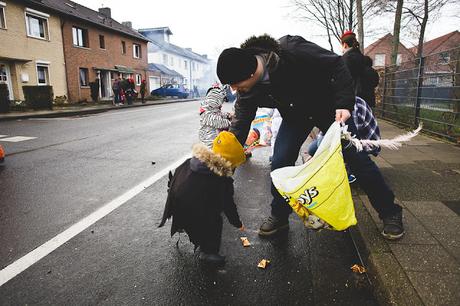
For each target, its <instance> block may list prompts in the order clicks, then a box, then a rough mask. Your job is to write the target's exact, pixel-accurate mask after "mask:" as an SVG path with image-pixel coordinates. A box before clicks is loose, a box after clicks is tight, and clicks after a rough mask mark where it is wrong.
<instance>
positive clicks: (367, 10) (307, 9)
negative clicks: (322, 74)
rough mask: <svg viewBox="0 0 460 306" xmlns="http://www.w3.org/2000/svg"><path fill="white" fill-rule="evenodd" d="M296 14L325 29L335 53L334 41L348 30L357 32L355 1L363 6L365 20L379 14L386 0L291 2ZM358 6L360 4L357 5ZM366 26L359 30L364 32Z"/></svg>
mask: <svg viewBox="0 0 460 306" xmlns="http://www.w3.org/2000/svg"><path fill="white" fill-rule="evenodd" d="M291 1H292V4H293V7H294V9H295V11H296V13H297V14H298V15H299V16H300V18H302V19H304V20H306V21H309V22H313V23H315V24H316V25H319V26H320V27H322V28H323V29H324V31H325V32H326V34H327V37H328V41H329V46H330V48H331V51H334V47H333V44H332V39H337V40H339V39H340V36H341V35H342V34H343V32H345V31H346V30H353V31H354V30H355V28H356V26H357V23H358V20H357V6H355V3H354V2H355V1H359V2H360V4H361V8H362V12H361V13H360V14H359V15H360V16H362V17H363V18H364V16H366V15H371V14H373V13H376V12H378V8H380V6H379V5H376V4H378V3H380V2H385V1H384V0H364V1H363V0H291ZM357 5H358V4H357ZM363 27H364V26H363V25H361V26H360V27H359V28H360V29H362V31H363V38H362V40H364V28H363Z"/></svg>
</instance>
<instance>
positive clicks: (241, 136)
mask: <svg viewBox="0 0 460 306" xmlns="http://www.w3.org/2000/svg"><path fill="white" fill-rule="evenodd" d="M279 43H280V51H279V52H278V53H275V52H273V51H269V50H267V52H259V53H258V54H257V55H260V56H262V57H263V59H264V60H265V69H267V70H268V73H269V81H270V84H262V83H261V82H259V83H257V84H256V85H255V86H254V87H253V88H252V89H251V90H250V91H249V92H248V93H244V94H241V95H240V96H239V97H238V99H237V101H236V103H235V118H234V119H233V121H232V126H231V128H230V131H231V132H233V133H234V134H235V135H236V137H237V138H238V140H239V141H240V142H241V143H244V141H245V140H246V137H247V134H248V132H249V127H250V125H251V121H252V120H253V119H254V117H255V113H256V110H257V107H271V108H278V110H279V111H280V113H281V115H282V117H283V120H307V119H311V120H313V121H314V123H315V124H316V125H317V126H320V127H328V126H329V125H330V124H331V123H332V122H333V121H334V118H335V110H336V109H348V110H349V111H350V112H352V110H353V107H354V101H355V97H354V93H353V84H352V78H351V76H350V73H349V72H348V70H347V68H346V67H345V64H344V62H343V61H342V59H341V57H340V56H338V55H337V54H335V53H333V52H330V51H328V50H326V49H323V48H321V47H320V46H318V45H316V44H314V43H312V42H309V41H307V40H305V39H303V38H302V37H300V36H290V35H288V36H284V37H282V38H280V39H279Z"/></svg>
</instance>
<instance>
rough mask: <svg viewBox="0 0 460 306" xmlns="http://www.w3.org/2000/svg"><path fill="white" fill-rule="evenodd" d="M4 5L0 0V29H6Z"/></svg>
mask: <svg viewBox="0 0 460 306" xmlns="http://www.w3.org/2000/svg"><path fill="white" fill-rule="evenodd" d="M5 6H6V4H5V3H3V2H0V28H1V29H6V19H5Z"/></svg>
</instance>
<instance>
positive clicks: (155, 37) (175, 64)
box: [138, 27, 213, 89]
mask: <svg viewBox="0 0 460 306" xmlns="http://www.w3.org/2000/svg"><path fill="white" fill-rule="evenodd" d="M138 31H139V33H141V34H142V35H144V36H146V37H147V38H148V39H149V44H148V62H149V63H153V64H160V65H163V66H165V67H166V68H168V69H169V70H172V71H175V72H177V73H179V74H180V75H182V76H183V84H184V85H185V86H186V87H187V88H189V89H193V88H194V87H195V86H197V87H200V88H206V87H209V85H210V84H211V83H212V82H213V79H212V77H211V75H213V74H211V61H210V60H209V59H208V58H207V56H206V55H200V54H198V53H195V52H193V51H192V49H190V48H181V47H179V46H176V45H174V44H172V43H170V36H171V35H172V32H171V30H170V29H169V27H160V28H148V29H139V30H138ZM163 79H164V80H167V79H168V78H167V77H165V78H163ZM151 83H152V86H154V83H153V82H151ZM163 84H164V83H162V84H160V85H163ZM151 89H154V88H151Z"/></svg>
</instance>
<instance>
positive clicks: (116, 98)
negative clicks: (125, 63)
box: [112, 77, 121, 105]
mask: <svg viewBox="0 0 460 306" xmlns="http://www.w3.org/2000/svg"><path fill="white" fill-rule="evenodd" d="M112 90H113V101H112V104H113V105H118V104H120V90H121V87H120V77H117V78H116V79H115V81H113V84H112Z"/></svg>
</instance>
